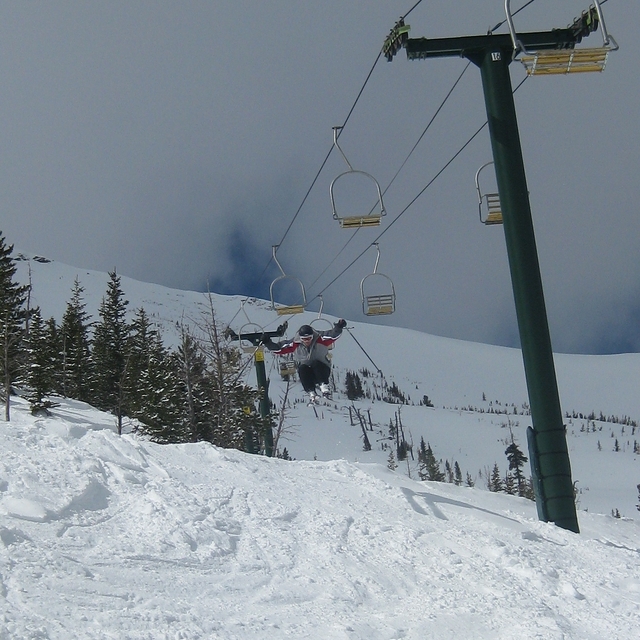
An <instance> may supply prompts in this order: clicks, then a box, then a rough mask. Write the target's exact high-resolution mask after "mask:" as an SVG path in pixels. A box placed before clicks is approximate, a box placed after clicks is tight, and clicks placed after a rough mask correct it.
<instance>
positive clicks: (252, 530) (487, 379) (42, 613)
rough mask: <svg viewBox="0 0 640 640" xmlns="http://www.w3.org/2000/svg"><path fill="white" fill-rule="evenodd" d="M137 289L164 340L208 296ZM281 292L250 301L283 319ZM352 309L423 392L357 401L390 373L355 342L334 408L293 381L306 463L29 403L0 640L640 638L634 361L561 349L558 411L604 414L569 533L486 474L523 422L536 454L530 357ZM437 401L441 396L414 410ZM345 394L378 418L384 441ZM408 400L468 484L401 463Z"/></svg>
mask: <svg viewBox="0 0 640 640" xmlns="http://www.w3.org/2000/svg"><path fill="white" fill-rule="evenodd" d="M29 264H30V266H31V279H32V283H33V289H34V290H33V297H32V302H33V304H37V305H40V306H41V308H42V310H43V314H44V316H45V317H47V316H49V315H54V316H55V317H56V318H58V319H59V318H60V317H61V315H62V312H63V311H64V307H65V304H66V300H67V299H68V298H69V295H70V291H71V288H72V286H73V281H74V279H75V278H76V277H78V279H79V280H80V283H81V285H82V286H83V287H84V288H85V300H86V301H87V304H88V309H87V310H88V311H89V312H90V313H91V314H93V315H94V317H95V316H96V315H97V308H98V304H99V301H100V299H101V298H102V295H103V294H104V291H105V290H106V284H107V275H106V274H99V273H93V272H87V271H83V270H78V269H75V268H72V267H68V266H65V265H61V264H58V263H53V262H40V261H35V260H31V261H30V263H28V262H27V261H21V262H20V263H19V266H20V277H21V278H22V279H23V280H25V281H26V279H27V277H28V269H27V267H28V266H29ZM122 288H123V290H124V291H125V294H126V297H127V298H128V300H129V301H130V305H129V307H130V309H131V310H132V311H133V310H134V309H135V308H136V307H139V306H144V307H145V309H146V310H147V312H148V313H149V314H150V315H152V316H153V317H154V318H155V319H156V320H157V322H158V323H159V324H161V325H162V326H163V327H164V335H165V341H166V342H167V343H171V340H172V339H173V333H172V332H173V331H174V328H173V327H174V323H175V322H176V321H177V320H180V319H181V318H185V319H189V318H193V319H197V317H198V315H199V314H200V313H201V312H202V311H204V310H206V307H207V300H206V296H204V295H202V294H198V293H191V292H181V291H173V290H169V289H165V288H163V287H158V286H154V285H149V284H144V283H140V282H135V281H132V280H129V279H127V278H123V279H122ZM214 303H215V307H216V311H217V313H218V316H219V319H220V321H222V322H223V323H229V324H230V325H231V326H232V328H234V329H235V330H236V331H237V330H239V328H240V326H241V325H242V324H243V323H245V322H247V320H248V319H247V317H245V315H244V313H241V312H240V303H241V301H240V299H239V298H235V297H224V296H214ZM268 307H269V305H268V304H267V303H265V302H264V301H252V302H251V303H250V304H247V305H246V306H245V310H246V314H247V315H248V316H249V318H250V321H251V322H255V323H259V324H261V325H263V326H264V328H269V329H272V328H275V326H276V325H277V324H278V322H279V320H278V319H276V318H275V314H274V313H273V312H272V311H270V310H269V308H268ZM313 317H314V316H313V314H305V315H304V317H303V319H304V321H309V320H311V319H313ZM348 320H349V327H351V328H352V329H351V330H352V332H353V335H354V336H355V337H357V340H358V342H360V344H361V345H362V346H363V347H364V348H365V349H366V351H367V353H368V354H369V357H370V358H371V359H372V360H373V361H374V362H375V363H376V365H377V366H378V367H380V368H381V369H382V370H383V372H384V375H385V379H386V381H387V383H388V384H392V383H395V384H396V385H397V388H398V389H399V390H400V391H401V392H402V393H403V394H406V396H410V398H411V400H410V402H411V403H413V404H403V405H395V404H388V403H386V402H381V401H376V400H373V399H368V400H362V401H358V402H355V403H350V402H348V401H347V399H346V397H345V396H344V394H343V393H342V391H341V390H343V389H344V377H345V374H346V371H347V370H351V371H358V370H362V369H365V368H366V369H367V370H368V371H369V372H371V373H370V375H368V376H364V374H363V383H364V386H365V387H366V388H368V389H370V390H371V389H374V390H375V389H376V388H377V387H379V386H380V385H381V384H382V380H381V378H380V377H379V376H377V375H376V372H375V367H374V366H373V365H372V363H371V361H370V360H369V359H368V358H367V356H366V355H365V354H364V353H363V351H362V350H361V349H360V347H359V346H358V344H356V342H355V340H353V339H352V338H351V337H350V336H349V335H348V334H345V335H344V336H343V337H342V338H341V339H340V340H339V341H338V343H337V346H336V349H335V355H334V370H335V377H336V379H338V381H339V384H338V390H337V391H336V393H335V396H334V400H333V402H331V403H330V404H327V405H326V406H323V407H321V408H319V409H318V417H316V415H315V414H314V412H313V410H312V409H310V408H309V407H307V406H306V405H305V404H303V403H301V402H295V400H296V399H301V397H302V395H301V393H300V390H299V389H298V388H297V387H296V388H295V389H294V391H293V400H294V401H293V402H292V404H291V406H290V408H289V409H288V411H287V420H286V422H287V434H286V437H287V439H286V440H284V441H283V442H281V446H282V445H284V446H286V447H287V449H288V451H289V452H290V454H291V456H293V457H294V458H295V461H293V462H290V461H285V460H279V459H268V458H264V457H260V456H251V455H247V454H243V453H240V452H237V451H232V450H220V449H216V448H214V447H212V446H210V445H208V444H205V443H200V444H193V445H167V446H162V445H156V444H153V443H149V442H147V441H145V440H143V439H141V438H139V437H136V436H134V435H131V434H125V435H124V436H122V437H118V436H117V435H116V434H115V431H114V430H115V421H114V418H113V416H110V415H108V414H105V413H101V412H99V411H97V410H95V409H93V408H91V407H89V406H87V405H84V404H82V403H78V402H73V401H65V400H62V399H61V400H60V402H61V404H60V406H59V407H57V408H56V409H54V410H53V415H52V416H51V417H49V418H35V417H33V416H32V415H31V414H30V413H29V411H28V408H27V405H26V403H25V402H24V401H23V400H22V399H20V398H17V399H15V402H14V405H13V408H12V418H11V423H10V424H6V423H5V424H4V425H3V427H2V428H3V447H2V449H1V450H0V541H1V542H2V544H0V553H1V556H0V596H1V599H0V604H1V607H2V617H1V618H0V638H2V639H5V638H6V639H9V638H11V639H14V638H17V639H23V638H24V639H26V638H50V639H55V640H67V639H74V638H79V639H80V638H82V639H88V640H89V639H103V638H117V639H121V638H127V639H143V638H144V639H149V640H151V639H153V640H158V639H175V638H182V639H215V640H245V639H252V638H255V639H256V640H257V639H264V640H267V639H269V640H272V639H274V638H296V639H298V638H300V639H302V638H310V639H314V640H316V639H322V640H325V639H332V640H333V639H337V640H342V639H344V640H360V639H362V640H364V639H367V640H391V639H395V638H405V639H409V640H424V639H427V638H432V639H437V640H443V639H449V638H452V639H453V638H464V639H465V640H466V639H487V640H495V639H504V640H507V639H508V640H511V639H513V638H519V639H525V640H526V639H534V638H536V639H542V640H546V639H549V640H552V639H553V640H555V639H560V638H564V639H575V640H578V639H579V640H585V639H586V640H589V639H593V640H596V639H597V640H601V639H602V638H607V639H609V638H611V639H620V640H627V639H629V638H635V637H637V636H638V635H639V633H640V570H639V569H638V553H640V525H639V522H638V520H637V519H633V518H634V517H635V516H637V514H638V512H637V511H636V508H635V505H636V504H637V502H638V496H637V490H636V485H637V484H638V482H640V475H639V472H638V464H639V461H638V459H637V458H638V456H637V455H635V454H634V453H633V443H634V439H640V433H637V429H635V430H634V428H633V427H632V426H629V425H626V426H625V425H623V424H621V422H623V420H622V418H623V417H626V418H628V419H630V420H635V419H637V418H638V416H639V414H640V408H639V407H638V405H637V397H638V396H637V380H638V374H640V356H638V355H636V354H632V355H624V356H610V357H601V356H590V357H583V356H568V355H561V356H558V358H557V368H558V377H559V383H560V393H561V397H562V400H563V406H564V410H565V411H569V412H571V413H572V414H573V412H576V414H579V413H580V412H582V413H583V414H585V415H586V414H588V413H590V412H592V411H593V412H595V413H596V416H597V417H598V418H600V412H602V414H603V415H602V418H605V420H599V419H596V420H590V419H587V418H580V417H576V418H571V419H567V427H568V435H569V447H570V455H571V461H572V467H573V477H574V480H576V481H577V482H578V487H579V488H580V489H582V493H581V494H580V496H579V499H580V512H579V522H580V528H581V534H580V535H576V534H573V533H571V532H568V531H565V530H562V529H559V528H557V527H555V526H554V525H551V524H546V523H540V522H538V520H537V515H536V509H535V505H534V503H533V502H531V501H528V500H525V499H523V498H516V497H512V496H508V495H505V494H495V493H491V492H489V491H487V490H486V489H484V482H485V480H484V478H483V476H481V473H480V472H482V473H485V468H486V467H487V466H489V465H492V464H493V463H494V462H497V463H498V464H499V466H500V467H501V469H502V470H503V471H504V470H506V459H505V456H504V449H505V441H506V439H507V438H508V437H509V430H510V429H511V430H512V432H513V433H514V435H515V437H516V439H517V440H518V441H519V442H520V443H521V445H522V447H523V449H525V450H526V445H525V437H524V431H525V429H526V427H527V425H528V424H529V418H528V415H527V414H526V411H525V410H524V409H523V407H526V399H527V398H526V390H525V385H524V373H523V368H522V363H521V357H520V353H519V352H518V351H517V350H510V349H504V348H497V347H492V346H487V345H480V344H471V343H465V342H460V341H455V340H449V339H443V338H437V337H434V336H429V335H425V334H421V333H418V332H413V331H407V330H395V329H392V328H387V327H377V326H371V325H367V324H364V323H360V322H352V321H351V320H350V319H348ZM300 322H302V319H296V320H295V326H293V324H292V329H295V328H296V327H297V325H298V324H299V323H300ZM268 365H269V371H270V378H271V388H270V396H271V398H272V400H273V401H274V402H275V403H276V404H278V403H279V401H280V398H281V397H282V394H283V393H284V387H283V385H284V383H283V382H282V381H281V380H280V376H279V375H278V370H277V365H276V364H275V363H274V361H273V359H271V356H268ZM425 395H427V396H428V397H429V399H430V400H431V401H432V403H433V405H434V406H433V407H426V406H420V400H421V399H422V398H423V396H425ZM349 406H351V407H352V411H353V410H354V409H359V410H360V412H361V413H362V414H363V415H367V416H368V417H370V418H371V425H372V427H373V429H372V430H369V431H368V432H367V434H368V437H369V439H370V441H371V444H372V450H371V451H368V452H365V451H363V446H362V444H363V443H362V431H361V428H360V426H359V425H358V426H355V425H353V424H352V421H351V420H350V414H349ZM398 411H399V412H400V416H401V420H402V423H403V425H404V427H405V430H406V431H407V434H409V435H410V437H411V439H412V440H413V442H414V444H415V445H416V448H417V445H418V442H419V440H420V438H421V437H424V438H425V440H426V441H428V442H429V443H430V444H431V446H432V448H433V450H434V453H435V454H436V456H437V457H439V458H441V459H443V461H444V460H448V461H450V462H452V463H453V462H454V461H456V462H458V463H459V465H460V467H461V468H462V471H463V474H465V475H466V473H469V474H470V475H471V476H472V477H473V478H474V479H475V480H476V483H477V486H476V487H473V488H471V487H463V486H460V487H458V486H455V485H452V484H446V483H432V482H418V481H416V478H417V473H416V467H415V462H411V461H410V463H409V464H408V465H407V464H406V463H403V464H402V466H400V467H399V468H398V469H397V470H396V471H390V470H389V469H388V468H387V466H386V462H387V456H388V450H386V449H384V448H383V446H384V445H385V444H386V442H387V441H386V436H387V425H388V423H389V421H390V420H394V419H396V417H397V416H398ZM594 426H595V431H593V429H594ZM623 428H624V431H623ZM612 434H613V437H612ZM616 439H617V440H618V442H619V445H620V447H619V448H620V451H617V452H614V451H613V442H614V441H615V440H616ZM598 442H600V445H601V446H600V447H598ZM409 474H410V475H411V476H412V477H411V478H410V477H408V475H409ZM585 509H588V512H586V511H584V510H585ZM612 509H619V511H620V513H621V514H622V516H623V517H622V518H614V517H612V516H611V510H612Z"/></svg>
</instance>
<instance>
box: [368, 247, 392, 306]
mask: <svg viewBox="0 0 640 640" xmlns="http://www.w3.org/2000/svg"><path fill="white" fill-rule="evenodd" d="M374 245H375V247H376V251H377V255H376V263H375V266H374V268H373V273H370V274H369V275H368V276H365V277H364V278H362V280H361V282H360V295H361V297H362V311H363V313H364V315H365V316H386V315H390V314H392V313H394V311H395V310H396V291H395V287H394V286H393V281H392V280H391V278H389V276H386V275H384V274H383V273H378V262H379V261H380V247H379V246H378V243H377V242H374Z"/></svg>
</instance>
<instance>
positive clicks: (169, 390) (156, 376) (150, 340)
mask: <svg viewBox="0 0 640 640" xmlns="http://www.w3.org/2000/svg"><path fill="white" fill-rule="evenodd" d="M124 387H125V394H126V396H127V398H128V403H127V405H128V410H129V412H130V414H131V416H132V417H134V418H137V419H138V420H140V422H142V423H143V426H141V427H140V430H141V431H142V432H143V433H145V434H146V435H148V436H149V437H150V438H151V439H152V440H154V441H156V442H162V443H168V442H181V441H185V440H184V439H182V438H181V437H180V435H179V424H180V412H179V402H178V378H177V375H176V371H175V369H174V367H173V363H172V361H171V359H170V356H169V353H168V351H167V350H166V348H165V347H164V345H163V344H162V338H161V336H160V333H159V332H158V331H157V329H155V328H154V327H153V326H152V324H151V322H150V320H149V317H148V316H147V314H146V312H145V310H144V309H138V310H137V312H136V315H135V317H134V320H133V322H132V325H131V337H130V341H129V347H128V366H127V369H126V372H125V380H124Z"/></svg>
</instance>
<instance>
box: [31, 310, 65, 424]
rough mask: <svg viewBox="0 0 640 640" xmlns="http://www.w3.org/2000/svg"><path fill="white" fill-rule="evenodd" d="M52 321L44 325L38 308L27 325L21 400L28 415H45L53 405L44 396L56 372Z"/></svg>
mask: <svg viewBox="0 0 640 640" xmlns="http://www.w3.org/2000/svg"><path fill="white" fill-rule="evenodd" d="M56 337H57V336H56V332H55V322H54V321H53V322H52V321H49V322H47V324H46V325H45V324H44V323H43V321H42V316H41V314H40V309H38V308H36V309H33V310H32V312H31V321H30V323H29V335H28V337H27V338H26V340H25V347H26V348H25V354H26V368H25V373H24V383H25V385H26V392H25V398H26V399H27V400H28V401H29V402H30V404H31V412H32V413H33V414H34V415H37V414H38V413H42V412H43V413H48V409H49V408H51V407H52V406H54V403H53V402H51V401H50V400H45V397H46V396H48V395H50V394H51V393H52V391H53V389H54V384H55V375H56V371H57V361H56V356H57V351H56V348H55V344H52V343H55V340H56Z"/></svg>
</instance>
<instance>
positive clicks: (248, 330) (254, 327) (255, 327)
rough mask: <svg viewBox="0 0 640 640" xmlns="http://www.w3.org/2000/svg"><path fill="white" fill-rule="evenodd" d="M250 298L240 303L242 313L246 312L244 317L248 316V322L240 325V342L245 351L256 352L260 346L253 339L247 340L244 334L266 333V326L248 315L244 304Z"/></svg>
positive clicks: (242, 349)
mask: <svg viewBox="0 0 640 640" xmlns="http://www.w3.org/2000/svg"><path fill="white" fill-rule="evenodd" d="M247 300H248V298H246V299H245V300H243V301H242V303H241V304H240V311H242V313H243V314H244V317H245V318H246V320H247V321H246V322H245V323H244V324H243V325H242V326H241V327H240V330H239V331H238V344H239V345H240V350H241V351H243V352H244V353H252V354H253V353H255V352H256V351H257V350H258V349H259V348H260V347H257V346H256V345H254V344H253V343H252V342H251V341H249V340H247V339H246V338H245V339H243V337H242V336H248V335H250V334H253V335H256V334H262V333H264V327H262V326H261V325H259V324H258V323H256V322H252V321H251V319H250V318H249V316H248V315H247V312H246V311H245V308H244V305H245V303H246V301H247Z"/></svg>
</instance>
